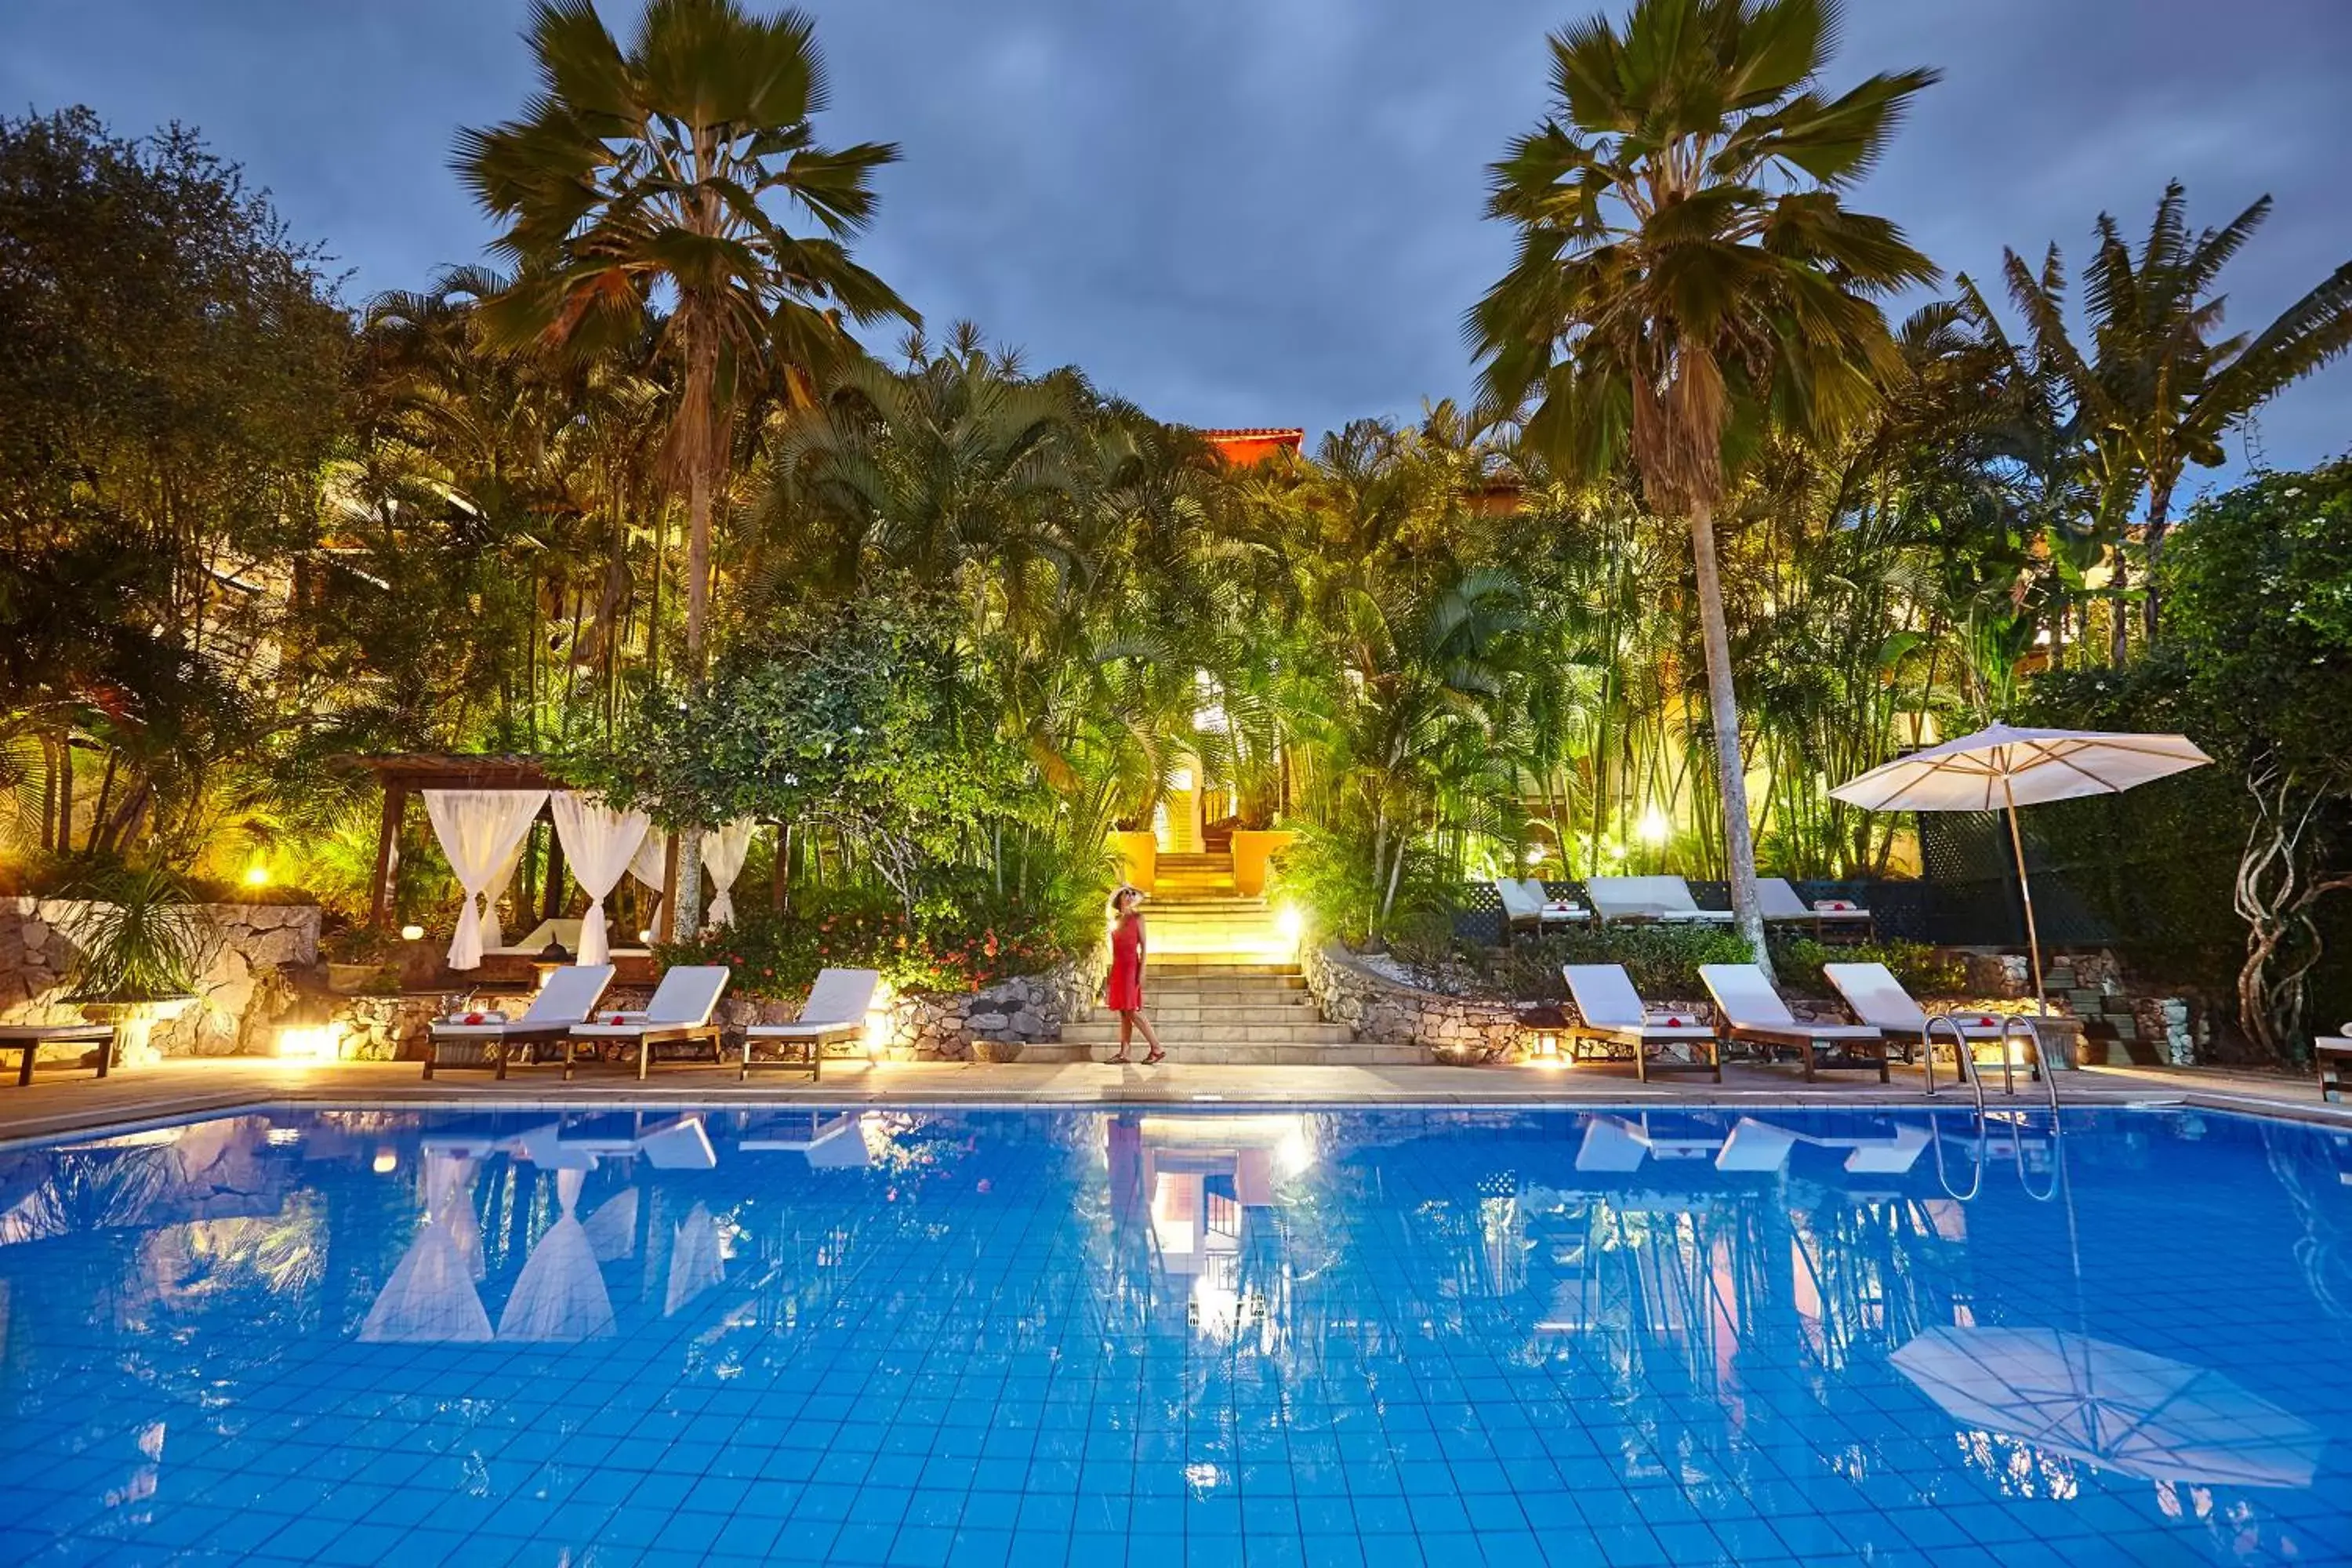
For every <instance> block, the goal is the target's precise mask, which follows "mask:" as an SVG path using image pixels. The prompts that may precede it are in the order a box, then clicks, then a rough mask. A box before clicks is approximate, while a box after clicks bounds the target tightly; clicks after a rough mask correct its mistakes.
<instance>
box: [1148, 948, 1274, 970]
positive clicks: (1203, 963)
mask: <svg viewBox="0 0 2352 1568" xmlns="http://www.w3.org/2000/svg"><path fill="white" fill-rule="evenodd" d="M1143 966H1144V968H1145V969H1146V970H1147V971H1148V972H1150V973H1151V974H1153V975H1155V976H1157V975H1159V974H1160V973H1174V974H1229V975H1230V974H1296V973H1298V965H1297V964H1296V963H1292V962H1291V961H1290V960H1288V959H1286V958H1278V957H1276V956H1275V955H1274V954H1273V953H1271V952H1266V951H1265V950H1263V949H1256V950H1249V949H1234V950H1231V951H1219V950H1203V951H1202V952H1190V951H1180V952H1170V951H1169V950H1167V949H1165V948H1155V949H1153V950H1152V951H1151V952H1148V953H1146V954H1145V955H1144V961H1143Z"/></svg>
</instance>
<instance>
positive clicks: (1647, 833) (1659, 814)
mask: <svg viewBox="0 0 2352 1568" xmlns="http://www.w3.org/2000/svg"><path fill="white" fill-rule="evenodd" d="M1633 831H1634V832H1635V833H1637V834H1639V835H1640V836H1641V839H1642V842H1643V843H1644V844H1648V845H1651V846H1656V845H1660V844H1664V842H1665V841H1666V839H1667V837H1669V836H1671V835H1672V833H1673V832H1674V824H1672V823H1670V822H1668V821H1667V820H1666V814H1665V813H1664V812H1663V811H1660V810H1659V809H1658V808H1657V806H1656V805H1654V804H1652V805H1645V806H1643V808H1642V820H1641V821H1640V823H1638V824H1637V825H1636V826H1635V827H1634V829H1633Z"/></svg>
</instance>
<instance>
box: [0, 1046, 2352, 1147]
mask: <svg viewBox="0 0 2352 1568" xmlns="http://www.w3.org/2000/svg"><path fill="white" fill-rule="evenodd" d="M2058 1084H2059V1096H2060V1099H2061V1100H2063V1102H2064V1103H2066V1104H2069V1105H2085V1106H2089V1105H2101V1104H2106V1105H2121V1104H2134V1103H2146V1102H2148V1101H2151V1100H2158V1101H2166V1100H2178V1101H2179V1102H2181V1103H2183V1104H2185V1105H2189V1106H2191V1107H2195V1108H2199V1109H2203V1110H2228V1111H2238V1112H2243V1113H2248V1114H2254V1115H2268V1116H2286V1117H2293V1118H2296V1119H2299V1120H2305V1121H2323V1122H2330V1123H2338V1124H2341V1125H2343V1126H2345V1127H2347V1129H2352V1105H2337V1104H2329V1103H2327V1102H2326V1101H2324V1100H2322V1099H2321V1098H2320V1093H2319V1085H2318V1080H2317V1079H2315V1078H2298V1077H2291V1076H2288V1075H2285V1074H2279V1073H2263V1072H2252V1071H2243V1070H2233V1069H2228V1068H2139V1067H2133V1068H2085V1069H2082V1070H2079V1071H2070V1072H2063V1073H2061V1074H2059V1075H2058ZM1939 1087H1940V1089H1941V1092H1940V1094H1939V1095H1938V1096H1937V1098H1936V1099H1935V1100H1929V1099H1928V1098H1927V1095H1926V1093H1925V1092H1924V1090H1925V1084H1924V1079H1922V1077H1921V1075H1920V1073H1919V1072H1918V1070H1917V1069H1916V1068H1904V1067H1901V1066H1898V1067H1897V1068H1895V1081H1894V1082H1893V1083H1891V1084H1884V1085H1882V1084H1880V1083H1878V1082H1877V1081H1875V1079H1871V1078H1867V1077H1864V1076H1863V1075H1861V1074H1829V1075H1824V1076H1823V1077H1822V1079H1819V1080H1818V1081H1816V1082H1815V1083H1812V1084H1807V1083H1805V1082H1804V1081H1803V1080H1802V1079H1801V1078H1799V1077H1798V1076H1797V1074H1796V1073H1795V1072H1794V1071H1793V1069H1789V1068H1761V1067H1748V1066H1741V1065H1736V1064H1734V1065H1727V1066H1726V1067H1725V1068H1724V1074H1723V1082H1722V1083H1720V1084H1717V1083H1713V1082H1710V1081H1708V1080H1707V1079H1706V1078H1704V1077H1702V1076H1697V1075H1685V1076H1677V1077H1672V1078H1659V1079H1652V1080H1651V1081H1650V1082H1648V1083H1642V1082H1639V1081H1637V1080H1636V1079H1634V1078H1633V1076H1632V1074H1631V1073H1630V1072H1627V1071H1626V1070H1624V1069H1622V1068H1596V1067H1577V1068H1549V1069H1547V1068H1535V1067H1527V1066H1514V1067H1483V1068H1481V1067H1433V1066H1412V1067H1228V1066H1204V1065H1200V1064H1190V1065H1188V1064H1186V1063H1184V1062H1182V1061H1181V1060H1177V1061H1171V1062H1167V1063H1164V1064H1162V1065H1161V1066H1159V1067H1156V1068H1147V1067H1143V1066H1141V1065H1139V1064H1133V1065H1129V1066H1125V1067H1119V1066H1113V1065H1111V1064H1109V1063H1108V1062H1070V1063H1055V1064H1023V1063H1017V1062H1013V1063H986V1064H974V1063H953V1062H893V1061H883V1062H874V1063H866V1062H860V1061H840V1062H828V1063H827V1064H826V1066H825V1071H824V1078H823V1079H821V1080H819V1081H817V1082H814V1083H812V1082H811V1081H810V1080H809V1079H807V1078H806V1077H805V1076H803V1075H801V1074H798V1073H793V1074H782V1073H773V1072H771V1073H765V1074H755V1075H754V1076H753V1077H752V1078H751V1080H750V1081H749V1082H741V1081H739V1080H738V1079H737V1078H736V1075H735V1071H734V1069H733V1068H721V1067H715V1066H696V1065H690V1064H677V1065H666V1066H664V1067H662V1068H659V1069H657V1070H656V1072H655V1073H654V1074H653V1076H652V1077H650V1078H649V1079H646V1080H645V1081H643V1082H640V1081H639V1080H638V1079H636V1077H635V1074H634V1073H630V1072H627V1071H622V1070H612V1069H605V1070H586V1071H583V1072H581V1073H579V1074H578V1075H577V1076H575V1077H574V1078H573V1079H572V1081H571V1082H569V1083H566V1082H564V1081H563V1080H562V1079H561V1078H560V1077H559V1076H558V1074H557V1073H556V1072H555V1070H553V1069H552V1068H530V1069H517V1070H515V1071H513V1072H512V1073H510V1075H509V1077H508V1079H507V1080H506V1081H505V1082H504V1083H499V1082H497V1081H496V1080H494V1079H491V1078H489V1077H488V1075H486V1074H482V1073H478V1072H445V1073H444V1074H443V1075H442V1076H441V1077H439V1078H436V1079H434V1080H433V1081H432V1082H429V1083H428V1082H426V1081H425V1080H424V1079H423V1077H422V1075H421V1072H420V1069H419V1067H418V1064H416V1063H415V1062H335V1063H298V1062H284V1061H278V1060H275V1059H270V1058H252V1057H222V1058H196V1059H185V1060H168V1061H164V1062H161V1063H157V1064H155V1065H152V1066H149V1067H143V1068H117V1069H116V1070H115V1071H114V1073H113V1074H111V1075H110V1076H109V1077H108V1078H105V1079H98V1078H95V1077H92V1076H91V1075H89V1073H87V1072H75V1071H72V1070H70V1069H64V1068H60V1069H57V1070H54V1071H51V1072H48V1073H45V1074H43V1075H42V1076H40V1077H38V1078H37V1079H35V1080H34V1081H33V1082H32V1083H31V1084H29V1085H26V1086H22V1087H19V1086H16V1085H13V1084H11V1085H7V1086H5V1087H0V1142H13V1141H17V1140H26V1139H45V1138H54V1137H58V1136H61V1135H67V1134H72V1133H78V1132H86V1131H92V1130H95V1129H101V1128H117V1127H128V1126H136V1125H143V1124H148V1123H152V1122H159V1121H183V1120H187V1119H191V1118H195V1117H201V1116H205V1115H207V1114H213V1113H217V1112H220V1111H225V1110H237V1109H241V1108H244V1107H248V1106H262V1105H298V1104H299V1105H334V1106H341V1107H346V1108H352V1109H367V1110H375V1109H384V1108H401V1109H407V1108H411V1107H414V1108H419V1109H424V1108H435V1107H439V1108H448V1109H473V1110H481V1109H492V1108H505V1109H512V1110H599V1109H604V1110H610V1109H615V1108H623V1107H646V1108H656V1107H679V1108H683V1107H705V1108H714V1109H739V1108H745V1107H752V1106H761V1107H767V1106H776V1105H869V1104H884V1103H890V1104H907V1105H929V1106H977V1105H992V1106H1021V1105H1055V1106H1074V1105H1188V1106H1201V1107H1207V1106H1214V1105H1221V1104H1225V1105H1267V1104H1285V1105H1318V1106H1333V1105H1366V1106H1378V1105H1390V1106H1404V1105H1436V1106H1457V1105H1493V1106H1500V1105H1573V1106H1591V1107H1633V1108H1643V1107H1648V1108H1660V1109H1664V1108H1669V1107H1673V1106H1677V1105H1681V1106H1698V1105H1737V1106H1746V1107H1759V1106H1780V1107H1789V1106H1802V1105H1818V1106H1841V1105H1879V1106H1898V1105H1899V1106H1924V1105H1928V1104H1937V1105H1942V1106H1946V1107H1949V1108H1955V1109H1957V1108H1959V1107H1962V1106H1965V1105H1967V1104H1968V1103H1969V1095H1968V1093H1967V1091H1966V1089H1958V1088H1956V1087H1955V1086H1954V1085H1953V1084H1952V1083H1951V1081H1950V1079H1948V1077H1947V1078H1941V1079H1939ZM1989 1101H1990V1103H1995V1104H2005V1103H2014V1104H2017V1105H2020V1106H2027V1107H2030V1106H2032V1105H2035V1104H2037V1103H2040V1102H2042V1089H2041V1088H2040V1086H2039V1085H2037V1084H2034V1083H2032V1082H2030V1081H2028V1080H2027V1079H2025V1078H2024V1077H2022V1076H2021V1077H2020V1078H2019V1079H2018V1096H2017V1099H2016V1100H2014V1101H2009V1100H2005V1098H2004V1097H2003V1096H2002V1095H2001V1093H2000V1087H1999V1079H1998V1077H1997V1076H1996V1078H1995V1079H1993V1082H1992V1085H1991V1092H1990V1096H1989Z"/></svg>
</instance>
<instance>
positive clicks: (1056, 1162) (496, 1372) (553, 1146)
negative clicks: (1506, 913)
mask: <svg viewBox="0 0 2352 1568" xmlns="http://www.w3.org/2000/svg"><path fill="white" fill-rule="evenodd" d="M1957 1193H1972V1194H1974V1195H1973V1196H1972V1197H1971V1198H1970V1199H1969V1200H1968V1201H1962V1200H1961V1199H1960V1198H1958V1197H1957V1196H1955V1195H1954V1194H1957ZM2347 1352H2352V1139H2347V1137H2346V1136H2344V1135H2342V1134H2338V1133H2334V1132H2331V1131H2326V1130H2322V1129H2317V1128H2311V1127H2302V1126H2294V1125H2287V1124H2280V1123H2265V1122H2255V1121H2239V1120H2232V1119H2227V1118H2218V1117H2200V1116H2197V1115H2193V1114H2189V1113H2183V1112H2159V1111H2107V1112H2098V1113H2083V1114H2080V1115H2071V1114H2070V1117H2069V1121H2068V1122H2067V1126H2066V1131H2065V1134H2064V1136H2063V1139H2058V1138H2054V1137H2053V1136H2052V1130H2051V1128H2050V1125H2049V1123H2048V1121H2047V1120H2046V1118H2041V1119H2036V1118H2032V1117H2028V1118H2025V1119H2022V1120H2021V1121H2013V1122H1996V1123H1993V1124H1991V1125H1989V1126H1985V1127H1981V1128H1979V1127H1978V1126H1977V1125H1976V1124H1975V1123H1973V1122H1972V1121H1971V1120H1970V1118H1969V1117H1968V1116H1966V1115H1965V1114H1962V1115H1943V1116H1940V1117H1939V1118H1938V1119H1937V1120H1936V1121H1932V1122H1931V1121H1930V1120H1929V1119H1928V1118H1927V1116H1926V1115H1924V1114H1865V1113H1863V1112H1860V1111H1825V1112H1787V1113H1778V1112H1776V1113H1773V1114H1770V1115H1767V1116H1751V1115H1744V1114H1741V1113H1738V1112H1732V1111H1724V1112H1711V1111H1687V1112H1678V1113H1675V1114H1671V1115H1663V1114H1650V1115H1646V1116H1644V1115H1598V1114H1596V1115H1585V1114H1580V1113H1572V1112H1565V1111H1525V1112H1508V1111H1488V1110H1479V1111H1440V1110H1430V1111H1402V1110H1400V1111H1360V1112H1341V1111H1328V1112H1327V1111H1308V1112H1296V1113H1269V1112H1250V1113H1246V1114H1242V1113H1231V1114H1227V1113H1213V1112H1199V1113H1192V1112H1181V1111H1175V1110H1150V1111H1135V1112H1096V1111H1042V1110H1041V1111H991V1112H978V1111H975V1112H947V1111H929V1110H846V1111H845V1110H825V1111H820V1112H810V1111H799V1112H785V1111H761V1112H731V1111H728V1112H721V1111H711V1112H703V1113H693V1114H679V1113H677V1112H676V1111H664V1112H660V1113H655V1112H646V1113H643V1114H637V1113H622V1114H605V1115H593V1116H559V1115H555V1114H552V1113H545V1114H526V1113H521V1112H499V1113H484V1114H479V1115H449V1114H444V1113H438V1112H435V1113H388V1112H374V1111H368V1112H358V1111H352V1112H333V1111H327V1112H272V1113H268V1114H266V1115H265V1114H255V1115H246V1116H236V1117H227V1118H222V1119H219V1120H215V1121H204V1122H197V1123H193V1124H190V1125H187V1126H183V1127H176V1128H169V1129H163V1130H161V1131H145V1132H139V1133H133V1134H131V1135H127V1136H122V1137H116V1138H108V1139H96V1140H89V1141H85V1142H78V1143H72V1144H67V1145H63V1146H52V1147H45V1148H37V1149H21V1150H16V1151H7V1152H0V1474H5V1475H6V1476H7V1477H9V1478H10V1481H9V1486H8V1489H7V1495H8V1499H9V1502H8V1506H7V1507H6V1508H5V1510H0V1557H5V1558H6V1559H7V1560H10V1561H16V1560H24V1559H39V1560H42V1561H50V1562H78V1561H94V1560H97V1559H99V1558H101V1557H107V1556H108V1554H110V1553H117V1554H120V1557H121V1560H123V1561H157V1560H163V1559H166V1558H172V1559H198V1558H202V1557H204V1556H205V1555H212V1556H215V1557H217V1558H220V1559H223V1560H230V1559H238V1560H241V1559H247V1558H252V1557H257V1556H275V1557H282V1558H289V1559H298V1560H303V1561H323V1562H352V1563H373V1562H380V1561H385V1560H388V1559H391V1558H394V1557H407V1556H411V1555H414V1556H415V1558H416V1560H418V1561H424V1560H425V1557H426V1556H427V1555H429V1556H431V1557H434V1558H456V1557H460V1556H464V1557H466V1558H467V1559H468V1560H473V1559H481V1560H485V1561H488V1560H495V1561H500V1562H505V1561H520V1562H543V1563H604V1562H615V1563H618V1562H636V1561H646V1562H662V1561H677V1562H687V1561H703V1560H715V1559H724V1558H726V1557H730V1556H732V1557H739V1558H742V1559H745V1560H751V1559H768V1560H773V1561H784V1562H795V1563H814V1562H844V1563H963V1562H976V1563H1000V1564H1003V1563H1015V1564H1022V1565H1024V1568H1025V1565H1026V1564H1030V1563H1061V1562H1069V1563H1084V1564H1085V1565H1086V1568H1102V1565H1104V1564H1111V1563H1121V1562H1132V1563H1150V1562H1167V1563H1223V1562H1234V1563H1253V1564H1254V1563H1261V1562H1267V1563H1317V1564H1319V1563H1325V1562H1342V1563H1421V1562H1428V1563H1444V1565H1445V1568H1457V1565H1460V1564H1467V1563H1477V1562H1509V1563H1675V1564H1692V1563H1739V1564H1742V1565H1743V1568H1752V1565H1755V1564H1762V1563H1796V1562H1802V1563H1820V1562H1825V1561H1836V1560H1841V1559H1850V1560H1853V1561H1868V1562H1871V1563H1898V1562H1911V1561H1917V1562H1930V1561H1932V1562H1935V1563H1960V1562H2000V1563H2057V1562H2061V1561H2063V1562H2069V1563H2083V1562H2105V1561H2119V1562H2151V1563H2170V1562H2182V1563H2196V1562H2298V1563H2322V1562H2343V1561H2352V1353H2347Z"/></svg>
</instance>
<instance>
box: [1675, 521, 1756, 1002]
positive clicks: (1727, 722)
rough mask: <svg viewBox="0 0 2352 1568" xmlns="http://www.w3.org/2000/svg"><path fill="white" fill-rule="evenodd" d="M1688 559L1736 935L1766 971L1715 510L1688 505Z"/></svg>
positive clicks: (1746, 777)
mask: <svg viewBox="0 0 2352 1568" xmlns="http://www.w3.org/2000/svg"><path fill="white" fill-rule="evenodd" d="M1690 528H1691V560H1692V563H1693V564H1694V565H1696V567H1697V569H1698V622H1699V636H1700V638H1701V640H1702V641H1704V642H1705V644H1706V705H1707V715H1708V717H1709V718H1710V719H1711V720H1713V721H1714V724H1715V773H1716V782H1717V787H1718V789H1719V791H1720V795H1721V798H1722V802H1723V854H1724V860H1725V863H1726V868H1727V872H1728V874H1729V877H1730V879H1731V910H1732V913H1733V915H1734V916H1735V917H1736V920H1737V922H1738V928H1739V934H1740V935H1741V936H1743V937H1746V938H1747V939H1748V948H1749V949H1750V950H1751V951H1752V952H1754V953H1755V955H1756V962H1757V963H1759V964H1761V965H1762V966H1763V968H1764V973H1766V974H1767V975H1769V974H1770V973H1772V959H1771V955H1770V954H1769V952H1766V951H1765V946H1764V910H1763V905H1762V904H1761V903H1760V902H1759V900H1758V898H1757V894H1756V843H1755V838H1754V836H1753V833H1752V831H1751V830H1750V828H1749V826H1748V771H1747V768H1746V765H1745V764H1744V763H1742V761H1741V759H1740V754H1739V701H1738V698H1737V697H1736V696H1735V695H1734V694H1733V691H1732V688H1731V633H1730V632H1729V630H1728V629H1727V627H1726V626H1725V625H1724V619H1723V574H1722V572H1721V570H1720V568H1719V567H1718V566H1717V563H1716V558H1715V512H1714V509H1713V508H1711V507H1709V506H1707V505H1706V503H1705V502H1703V501H1699V502H1694V503H1692V506H1691V518H1690Z"/></svg>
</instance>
